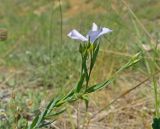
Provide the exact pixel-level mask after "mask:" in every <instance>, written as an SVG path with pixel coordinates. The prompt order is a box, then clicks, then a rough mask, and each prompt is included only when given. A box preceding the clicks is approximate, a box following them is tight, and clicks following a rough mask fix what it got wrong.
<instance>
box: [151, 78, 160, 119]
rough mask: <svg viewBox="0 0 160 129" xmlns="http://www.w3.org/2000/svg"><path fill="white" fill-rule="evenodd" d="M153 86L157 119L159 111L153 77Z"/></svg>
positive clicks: (155, 84)
mask: <svg viewBox="0 0 160 129" xmlns="http://www.w3.org/2000/svg"><path fill="white" fill-rule="evenodd" d="M153 86H154V97H155V110H156V118H159V116H160V115H159V109H158V107H159V106H158V90H157V83H156V80H155V78H154V77H153Z"/></svg>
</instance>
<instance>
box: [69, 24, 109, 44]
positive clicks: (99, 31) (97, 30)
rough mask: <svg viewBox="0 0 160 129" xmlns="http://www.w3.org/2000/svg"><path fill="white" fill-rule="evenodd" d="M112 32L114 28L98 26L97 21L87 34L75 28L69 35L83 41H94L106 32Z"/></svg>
mask: <svg viewBox="0 0 160 129" xmlns="http://www.w3.org/2000/svg"><path fill="white" fill-rule="evenodd" d="M109 32H112V30H110V29H108V28H105V27H98V26H97V25H96V24H95V23H93V24H92V29H91V30H90V31H89V32H88V34H87V36H86V37H85V36H83V35H82V34H80V33H79V32H78V31H77V30H75V29H73V30H72V31H71V32H70V33H69V34H68V36H69V37H70V38H71V39H75V40H80V41H83V42H88V41H89V40H90V42H91V43H94V42H95V41H96V40H97V39H98V38H99V37H101V36H102V35H104V34H107V33H109Z"/></svg>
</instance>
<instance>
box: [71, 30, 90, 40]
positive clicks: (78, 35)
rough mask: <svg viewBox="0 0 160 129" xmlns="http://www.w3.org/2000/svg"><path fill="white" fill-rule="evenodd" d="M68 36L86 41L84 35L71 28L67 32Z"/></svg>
mask: <svg viewBox="0 0 160 129" xmlns="http://www.w3.org/2000/svg"><path fill="white" fill-rule="evenodd" d="M68 37H70V38H71V39H76V40H80V41H88V39H87V38H86V37H84V36H83V35H82V34H80V33H79V32H78V31H77V30H75V29H73V30H72V31H71V32H70V33H69V34H68Z"/></svg>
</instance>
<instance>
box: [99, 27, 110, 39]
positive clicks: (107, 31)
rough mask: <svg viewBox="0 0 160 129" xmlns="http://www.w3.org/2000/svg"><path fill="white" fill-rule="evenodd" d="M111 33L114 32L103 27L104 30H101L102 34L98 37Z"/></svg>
mask: <svg viewBox="0 0 160 129" xmlns="http://www.w3.org/2000/svg"><path fill="white" fill-rule="evenodd" d="M110 32H112V30H110V29H109V28H105V27H103V28H101V33H100V34H99V35H98V37H100V36H102V35H104V34H107V33H110Z"/></svg>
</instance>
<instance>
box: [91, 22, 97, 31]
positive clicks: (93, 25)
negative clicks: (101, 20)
mask: <svg viewBox="0 0 160 129" xmlns="http://www.w3.org/2000/svg"><path fill="white" fill-rule="evenodd" d="M97 30H98V26H97V25H96V23H92V31H97Z"/></svg>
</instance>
